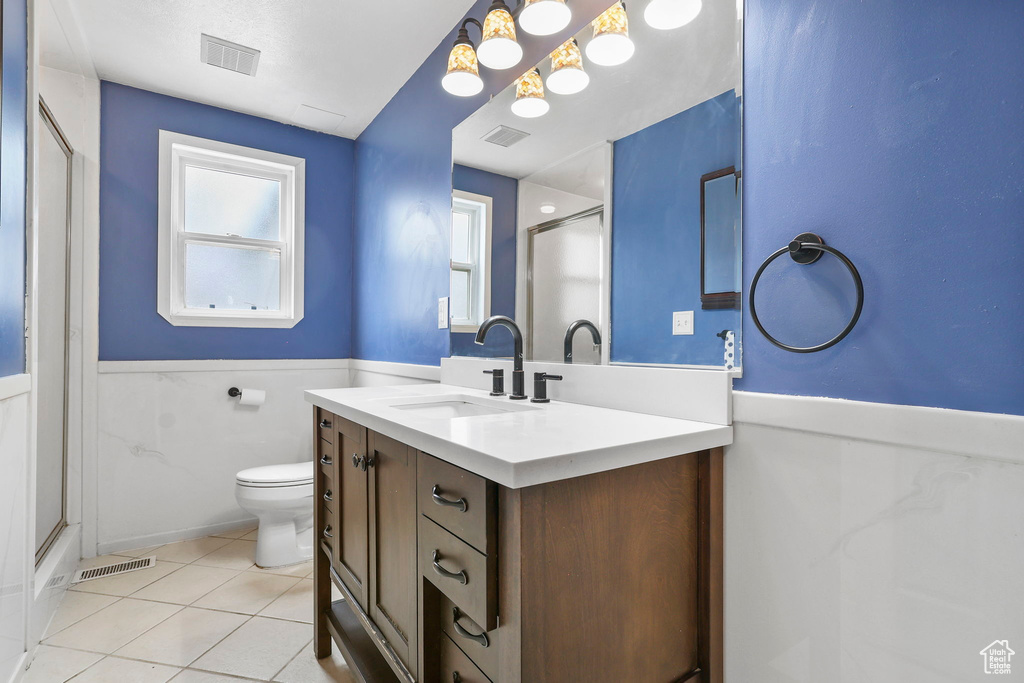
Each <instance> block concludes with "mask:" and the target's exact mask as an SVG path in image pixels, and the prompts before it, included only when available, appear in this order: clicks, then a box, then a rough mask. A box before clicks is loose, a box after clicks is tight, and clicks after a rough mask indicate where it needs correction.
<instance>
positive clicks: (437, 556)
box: [431, 550, 469, 586]
mask: <svg viewBox="0 0 1024 683" xmlns="http://www.w3.org/2000/svg"><path fill="white" fill-rule="evenodd" d="M431 559H432V560H433V564H434V571H435V572H437V573H438V574H440V575H441V576H443V577H445V578H447V579H455V580H456V581H458V582H459V583H461V584H462V585H463V586H465V585H466V584H467V583H469V577H468V576H467V575H466V572H465V570H459V571H457V572H450V571H448V570H447V569H445V568H444V567H442V566H441V562H440V560H441V553H440V552H438V551H437V550H435V551H434V555H433V557H432V558H431Z"/></svg>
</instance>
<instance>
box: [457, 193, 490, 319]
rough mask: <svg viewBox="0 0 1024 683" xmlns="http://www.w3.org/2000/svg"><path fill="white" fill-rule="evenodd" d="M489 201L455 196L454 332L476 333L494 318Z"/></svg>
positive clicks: (488, 199)
mask: <svg viewBox="0 0 1024 683" xmlns="http://www.w3.org/2000/svg"><path fill="white" fill-rule="evenodd" d="M491 205H492V201H491V198H490V197H486V196H484V195H479V194H473V193H471V192H463V191H461V190H455V191H454V192H453V193H452V223H451V225H452V234H451V302H450V305H451V311H450V313H451V325H452V331H453V332H476V330H477V328H478V327H480V324H481V323H482V322H483V321H484V320H485V319H486V318H487V317H488V316H489V315H490V314H491V273H490V268H489V264H490V260H491V259H490V253H491Z"/></svg>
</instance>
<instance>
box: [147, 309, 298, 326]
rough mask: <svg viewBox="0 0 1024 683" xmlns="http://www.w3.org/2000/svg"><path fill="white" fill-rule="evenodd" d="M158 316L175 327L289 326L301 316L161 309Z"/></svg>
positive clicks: (296, 322)
mask: <svg viewBox="0 0 1024 683" xmlns="http://www.w3.org/2000/svg"><path fill="white" fill-rule="evenodd" d="M160 317H162V318H163V319H164V320H166V321H167V322H169V323H170V324H172V325H174V326H175V327H250V328H259V327H264V328H291V327H295V326H296V325H298V324H299V321H301V320H302V316H301V315H299V316H295V317H292V316H288V317H280V316H279V317H274V316H259V317H253V316H244V315H187V314H171V315H168V314H166V313H164V312H163V311H161V312H160Z"/></svg>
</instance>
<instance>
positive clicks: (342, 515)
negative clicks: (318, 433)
mask: <svg viewBox="0 0 1024 683" xmlns="http://www.w3.org/2000/svg"><path fill="white" fill-rule="evenodd" d="M335 423H336V424H335V443H336V444H337V448H336V449H335V451H336V452H337V469H336V470H335V471H336V472H337V475H336V476H337V486H338V494H339V496H340V500H339V501H338V502H337V503H335V505H336V507H337V511H336V514H337V518H338V534H339V538H338V539H337V540H336V541H335V546H336V548H335V551H334V571H336V572H337V573H338V576H340V577H341V580H342V581H343V582H344V583H345V586H346V587H347V588H348V589H349V590H350V591H351V592H352V595H354V596H355V598H356V601H357V602H358V603H359V605H360V606H361V607H362V608H363V609H364V610H365V609H366V605H367V594H368V590H367V587H368V586H367V584H368V581H367V577H368V576H369V554H370V539H369V523H368V518H367V504H368V501H367V497H368V476H367V470H368V467H367V465H366V461H365V458H366V429H365V428H364V427H361V426H359V425H357V424H356V423H355V422H352V421H350V420H346V419H345V418H343V417H338V418H337V419H336V421H335Z"/></svg>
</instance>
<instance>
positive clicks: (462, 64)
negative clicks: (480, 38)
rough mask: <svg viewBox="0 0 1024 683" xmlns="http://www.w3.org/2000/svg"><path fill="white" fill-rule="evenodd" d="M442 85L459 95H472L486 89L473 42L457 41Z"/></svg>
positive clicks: (453, 93)
mask: <svg viewBox="0 0 1024 683" xmlns="http://www.w3.org/2000/svg"><path fill="white" fill-rule="evenodd" d="M441 87H442V88H444V89H445V90H447V91H448V92H449V93H451V94H452V95H458V96H459V97H472V96H473V95H476V94H478V93H479V92H480V91H482V90H483V89H484V82H483V80H481V78H480V69H479V68H478V67H477V63H476V52H475V51H474V50H473V45H472V44H470V43H456V44H455V45H454V46H453V47H452V51H451V53H449V55H448V73H446V74H445V76H444V78H442V79H441Z"/></svg>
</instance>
